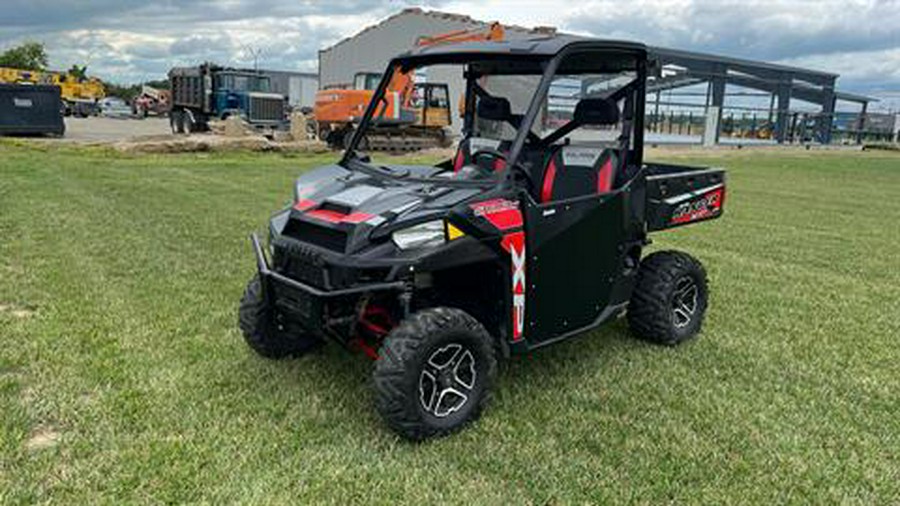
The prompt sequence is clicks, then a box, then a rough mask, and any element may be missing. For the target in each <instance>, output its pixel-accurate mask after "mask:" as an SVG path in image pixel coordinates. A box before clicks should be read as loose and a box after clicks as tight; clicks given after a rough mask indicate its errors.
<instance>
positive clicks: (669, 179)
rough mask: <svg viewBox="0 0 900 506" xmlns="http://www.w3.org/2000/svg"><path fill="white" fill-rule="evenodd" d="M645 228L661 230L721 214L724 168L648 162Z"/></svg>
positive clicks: (646, 166)
mask: <svg viewBox="0 0 900 506" xmlns="http://www.w3.org/2000/svg"><path fill="white" fill-rule="evenodd" d="M645 170H646V171H647V228H648V230H650V231H654V230H664V229H667V228H673V227H678V226H681V225H686V224H688V223H696V222H698V221H704V220H711V219H715V218H718V217H720V216H722V212H723V209H724V208H723V204H724V203H725V170H724V169H720V168H708V167H691V166H686V165H669V164H658V163H648V164H646V165H645Z"/></svg>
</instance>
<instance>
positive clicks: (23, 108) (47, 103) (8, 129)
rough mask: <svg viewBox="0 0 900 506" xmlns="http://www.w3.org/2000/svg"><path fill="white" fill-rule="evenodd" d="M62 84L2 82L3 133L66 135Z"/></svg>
mask: <svg viewBox="0 0 900 506" xmlns="http://www.w3.org/2000/svg"><path fill="white" fill-rule="evenodd" d="M59 93H60V90H59V86H51V85H42V84H0V135H36V134H43V135H46V134H52V135H63V134H64V133H65V131H66V125H65V123H64V122H63V104H62V100H61V99H60V94H59Z"/></svg>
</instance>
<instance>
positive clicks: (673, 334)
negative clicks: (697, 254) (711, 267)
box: [628, 251, 709, 346]
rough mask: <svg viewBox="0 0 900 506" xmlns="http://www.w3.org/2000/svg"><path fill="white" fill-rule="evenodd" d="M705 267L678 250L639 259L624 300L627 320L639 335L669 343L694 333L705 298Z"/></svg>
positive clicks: (686, 337)
mask: <svg viewBox="0 0 900 506" xmlns="http://www.w3.org/2000/svg"><path fill="white" fill-rule="evenodd" d="M708 297H709V294H708V291H707V284H706V271H705V270H704V269H703V265H701V264H700V262H699V261H698V260H697V259H695V258H693V257H692V256H690V255H688V254H687V253H682V252H679V251H660V252H657V253H653V254H652V255H650V256H648V257H647V258H645V259H643V260H642V261H641V267H640V270H639V271H638V277H637V283H636V285H635V288H634V292H633V293H632V295H631V302H630V303H629V304H628V324H629V326H630V327H631V330H632V332H634V333H635V334H636V335H637V336H638V337H640V338H641V339H644V340H647V341H650V342H653V343H658V344H665V345H669V346H673V345H676V344H679V343H681V342H683V341H685V340H688V339H690V338H692V337H694V336H695V335H696V334H697V333H698V332H700V328H701V327H702V325H703V317H704V316H705V314H706V306H707V302H708V300H709V298H708Z"/></svg>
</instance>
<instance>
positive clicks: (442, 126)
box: [347, 54, 638, 181]
mask: <svg viewBox="0 0 900 506" xmlns="http://www.w3.org/2000/svg"><path fill="white" fill-rule="evenodd" d="M577 56H578V57H579V58H584V55H583V54H578V55H577ZM573 57H574V56H573ZM591 57H592V58H600V57H599V56H597V55H595V54H591ZM598 61H602V60H598ZM634 61H637V60H634ZM562 62H563V64H564V65H563V66H562V68H564V69H565V70H567V71H569V72H561V73H559V74H556V75H553V76H552V77H547V78H546V79H547V84H548V89H547V90H546V93H542V92H541V91H542V88H541V83H542V82H543V80H544V79H545V77H544V76H542V75H536V74H521V75H517V74H514V73H511V72H509V68H506V69H502V71H500V72H497V73H495V74H487V73H481V74H479V75H477V76H476V75H474V74H476V72H473V71H472V69H473V68H485V67H486V66H485V67H478V63H476V62H470V63H469V64H467V65H462V64H460V65H450V64H441V65H427V66H425V65H423V66H420V67H418V68H415V69H411V70H410V71H409V73H408V74H407V75H406V76H400V77H399V78H398V75H397V74H394V73H393V72H394V71H393V70H391V74H389V75H391V76H392V78H391V79H390V80H389V83H388V86H387V87H386V88H385V89H384V90H383V93H379V92H378V91H376V95H375V97H376V99H375V100H376V103H377V105H376V107H375V108H374V109H373V114H371V116H370V117H369V121H368V122H367V124H366V126H365V127H364V128H363V129H362V131H361V132H360V133H359V134H358V135H357V137H358V139H357V141H358V142H357V144H356V145H355V147H356V150H355V151H353V152H350V154H348V155H347V157H348V159H351V158H353V159H356V160H358V161H362V160H366V161H365V162H363V163H365V164H366V165H367V166H369V167H372V168H375V169H379V168H385V167H389V166H392V165H397V163H398V162H397V160H396V157H395V156H394V153H396V152H397V151H398V150H401V151H402V150H404V149H405V147H404V146H400V143H403V142H407V143H409V144H413V145H414V147H415V146H418V145H425V146H430V145H437V142H435V141H439V140H441V139H444V138H445V136H449V139H451V141H450V142H448V143H447V145H449V149H447V151H446V155H447V156H448V158H450V161H449V163H447V162H444V163H440V164H438V165H436V168H437V169H440V171H432V173H430V174H429V176H434V175H437V176H438V177H442V178H447V179H451V180H460V179H470V180H483V181H492V180H499V179H501V178H503V176H504V174H503V173H504V172H505V169H506V167H507V164H506V162H508V161H510V160H509V158H510V157H512V156H514V155H515V153H513V152H512V151H513V147H514V141H516V140H518V139H519V138H520V137H524V139H523V141H522V143H523V145H522V149H521V150H520V152H519V156H518V157H516V160H514V161H515V162H518V163H517V165H523V164H525V163H526V162H528V163H532V162H534V163H537V162H535V160H538V161H539V160H541V159H546V156H543V155H547V154H549V153H550V152H551V151H552V150H553V149H555V148H556V147H558V146H561V145H567V144H579V145H585V146H592V147H595V148H598V149H605V148H610V149H619V150H623V149H627V148H628V145H629V144H628V143H629V141H630V138H631V135H632V132H631V130H630V125H627V124H625V121H624V119H625V118H626V117H628V115H627V114H625V111H626V109H627V108H628V107H634V101H633V100H632V101H630V102H628V99H629V97H632V98H633V95H634V93H635V90H637V89H638V88H637V86H636V83H637V82H638V76H637V72H636V70H634V69H627V68H626V69H623V68H621V66H619V67H617V68H610V69H609V70H608V71H606V68H603V66H602V65H598V69H599V70H600V71H598V72H590V70H591V68H590V67H587V68H582V67H584V66H583V65H579V66H565V63H567V62H568V60H566V59H563V60H562ZM493 65H494V68H499V67H497V66H496V63H493ZM572 70H574V71H572ZM467 76H468V77H467ZM406 77H409V79H406ZM467 79H468V80H467ZM398 83H401V84H403V86H399V85H398ZM426 84H427V85H428V88H426V86H425V85H426ZM426 89H429V90H430V91H428V92H426ZM444 90H446V91H444ZM530 110H534V111H535V113H536V114H535V116H534V118H533V121H529V118H528V117H527V115H528V113H529V111H530ZM411 127H414V128H411ZM414 136H415V138H414V139H415V140H414V142H413V141H411V140H410V138H413V137H414ZM430 154H431V153H430ZM526 155H527V156H526ZM526 158H527V160H526ZM401 163H402V162H401ZM384 172H385V176H386V177H397V174H398V172H396V171H394V172H392V171H390V170H386V171H384Z"/></svg>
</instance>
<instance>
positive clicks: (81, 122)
mask: <svg viewBox="0 0 900 506" xmlns="http://www.w3.org/2000/svg"><path fill="white" fill-rule="evenodd" d="M168 133H171V130H170V129H169V120H168V118H145V119H131V118H121V119H120V118H103V117H91V118H66V135H65V137H63V140H64V141H67V142H116V141H122V140H126V139H130V138H132V137H138V136H145V135H165V134H168Z"/></svg>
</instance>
